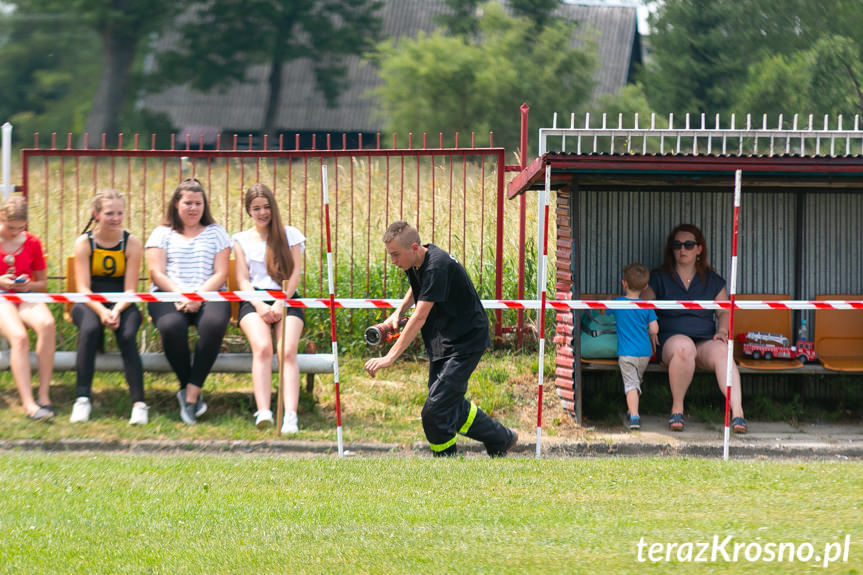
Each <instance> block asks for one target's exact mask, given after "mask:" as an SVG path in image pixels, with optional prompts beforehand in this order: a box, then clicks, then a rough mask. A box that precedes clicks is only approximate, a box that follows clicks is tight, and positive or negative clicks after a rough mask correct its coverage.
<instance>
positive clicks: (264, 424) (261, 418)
mask: <svg viewBox="0 0 863 575" xmlns="http://www.w3.org/2000/svg"><path fill="white" fill-rule="evenodd" d="M272 426H273V412H272V411H270V410H269V409H261V410H259V411H256V412H255V427H257V428H258V429H269V428H270V427H272Z"/></svg>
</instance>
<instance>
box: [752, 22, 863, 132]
mask: <svg viewBox="0 0 863 575" xmlns="http://www.w3.org/2000/svg"><path fill="white" fill-rule="evenodd" d="M860 56H861V47H860V45H858V44H857V43H856V42H855V41H854V40H851V39H850V38H845V37H842V36H826V37H824V38H821V39H820V40H818V41H817V42H816V43H815V45H814V46H812V48H810V49H808V50H798V51H796V52H794V53H792V54H790V55H788V56H785V55H782V54H777V55H774V56H771V57H768V58H765V59H764V60H762V61H760V62H757V63H755V64H753V66H752V67H751V69H750V73H749V81H748V82H747V83H746V84H745V85H744V86H743V90H742V92H741V94H740V97H739V99H738V103H737V109H738V110H752V111H755V112H756V113H757V114H759V115H760V114H767V115H768V116H770V117H771V125H775V123H774V122H773V121H772V120H773V119H775V118H777V117H778V115H779V114H784V119H785V121H786V122H790V121H791V117H792V115H793V114H799V115H800V116H802V117H805V118H806V117H808V115H809V114H815V115H817V116H820V115H823V114H829V115H831V116H833V117H836V116H838V115H839V114H842V115H843V116H845V117H846V118H848V117H853V116H854V115H855V114H863V88H861V86H863V64H861V61H860ZM819 120H820V118H819ZM844 127H846V128H847V127H848V124H845V126H844Z"/></svg>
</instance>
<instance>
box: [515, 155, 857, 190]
mask: <svg viewBox="0 0 863 575" xmlns="http://www.w3.org/2000/svg"><path fill="white" fill-rule="evenodd" d="M546 166H550V167H551V174H550V175H551V185H552V187H553V188H560V187H563V186H569V185H573V184H577V185H578V186H580V187H583V188H585V189H587V188H589V189H592V190H614V191H626V190H643V191H649V190H652V189H668V188H670V187H687V188H688V189H691V190H693V191H715V190H727V189H728V188H729V187H733V184H734V172H735V170H742V171H743V174H744V183H745V185H746V186H749V187H751V188H750V189H751V191H774V190H777V189H783V190H785V191H788V190H789V188H801V189H802V188H805V189H806V190H807V191H812V190H813V189H820V190H824V191H850V192H855V193H860V192H863V155H848V156H801V155H797V154H784V155H745V156H744V155H740V156H736V155H722V156H719V155H707V154H575V153H566V152H549V153H546V154H544V155H542V156H539V157H537V158H536V159H535V160H534V161H533V162H531V163H530V164H529V165H528V166H527V167H526V168H525V169H524V170H523V171H522V172H521V173H519V174H518V175H517V176H516V177H515V178H514V179H513V180H512V181H511V182H510V183H509V185H508V187H507V197H508V198H513V197H515V196H517V195H519V194H522V193H524V192H526V191H528V190H532V189H540V188H542V187H543V186H544V185H545V169H546Z"/></svg>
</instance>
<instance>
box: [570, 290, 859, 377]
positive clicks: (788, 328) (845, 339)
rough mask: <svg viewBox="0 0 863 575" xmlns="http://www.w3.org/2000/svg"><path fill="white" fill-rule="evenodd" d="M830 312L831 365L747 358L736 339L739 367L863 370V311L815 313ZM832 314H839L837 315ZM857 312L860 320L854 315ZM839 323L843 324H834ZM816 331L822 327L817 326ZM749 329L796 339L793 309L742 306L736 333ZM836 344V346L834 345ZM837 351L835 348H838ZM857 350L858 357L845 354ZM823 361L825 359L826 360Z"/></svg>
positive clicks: (595, 366) (587, 362)
mask: <svg viewBox="0 0 863 575" xmlns="http://www.w3.org/2000/svg"><path fill="white" fill-rule="evenodd" d="M611 297H612V296H610V295H609V294H601V293H600V294H582V296H581V299H585V300H587V299H595V300H604V299H610V298H611ZM735 298H736V299H740V300H750V301H753V300H754V301H759V300H787V299H790V298H789V296H788V295H786V294H738V295H736V296H735ZM817 299H821V300H831V299H849V300H854V299H863V296H846V295H830V296H819V297H818V298H817ZM822 312H826V313H828V314H831V315H829V316H828V320H827V321H823V322H822V326H821V329H822V330H826V331H824V333H825V334H828V333H829V334H834V335H833V336H827V335H824V336H823V337H822V340H823V342H824V343H826V344H827V348H826V349H827V351H828V357H830V358H831V359H832V361H833V363H831V365H832V366H833V367H828V366H827V365H826V364H825V365H821V364H817V363H808V364H804V363H802V362H801V361H799V360H796V359H794V360H782V359H772V360H769V361H768V360H754V359H749V358H746V357H745V356H742V354H740V347H741V346H740V345H739V344H738V343H736V342H735V349H734V358H735V361H736V362H737V369H738V371H739V372H740V373H741V374H763V375H766V374H768V373H770V374H792V373H793V374H801V375H803V374H807V375H812V374H819V375H824V374H830V373H835V372H836V371H852V372H863V311H860V312H856V311H850V312H849V311H847V310H841V311H830V310H817V311H816V312H815V317H816V322H817V321H818V319H817V318H818V317H820V316H819V313H822ZM832 314H836V315H835V316H834V315H832ZM843 314H845V315H846V316H848V317H847V318H846V319H845V320H842V319H841V318H839V317H838V316H841V315H843ZM855 314H857V319H856V320H854V319H853V316H854V315H855ZM843 321H847V322H849V323H852V322H854V321H856V331H849V329H847V327H846V326H845V325H844V323H842V322H843ZM831 322H839V323H831ZM815 329H816V334H818V333H821V332H819V328H818V326H817V325H816V327H815ZM745 331H769V332H772V333H780V334H782V335H784V336H786V337H787V338H788V340H789V341H792V339H793V338H792V335H793V333H792V332H793V323H792V315H791V310H749V309H746V310H744V309H738V310H736V311H735V312H734V332H735V333H743V332H745ZM846 333H848V334H851V335H848V336H845V335H842V336H838V337H837V336H835V334H846ZM814 341H815V349H816V351H817V352H818V355H819V359H821V358H822V353H821V348H820V345H821V344H820V343H819V340H818V338H817V337H816V338H815V340H814ZM831 346H832V347H831ZM834 350H835V351H834ZM855 351H856V356H854V355H853V353H852V355H851V356H849V355H842V354H847V353H851V352H855ZM822 363H823V361H822ZM581 368H582V370H584V371H614V370H616V369H618V366H617V359H590V358H582V359H581ZM647 371H648V372H651V373H657V372H658V373H665V372H667V371H668V368H667V367H666V366H665V364H663V363H651V364H649V365H648V366H647Z"/></svg>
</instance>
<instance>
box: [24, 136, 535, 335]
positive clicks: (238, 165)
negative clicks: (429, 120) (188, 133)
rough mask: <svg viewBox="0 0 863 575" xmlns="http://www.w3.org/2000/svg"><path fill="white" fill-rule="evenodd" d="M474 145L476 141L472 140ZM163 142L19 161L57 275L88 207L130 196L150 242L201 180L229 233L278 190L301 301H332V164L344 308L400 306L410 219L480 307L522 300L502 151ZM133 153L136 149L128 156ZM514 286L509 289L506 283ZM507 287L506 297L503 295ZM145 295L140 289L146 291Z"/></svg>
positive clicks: (133, 220)
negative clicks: (452, 262) (383, 302)
mask: <svg viewBox="0 0 863 575" xmlns="http://www.w3.org/2000/svg"><path fill="white" fill-rule="evenodd" d="M472 140H473V138H472ZM155 141H156V140H155V136H152V137H151V142H150V143H151V146H150V148H149V149H142V148H141V145H140V144H141V142H140V138H139V137H138V136H137V135H136V136H135V137H134V138H133V141H132V142H131V146H129V147H124V142H123V138H122V135H121V137H120V138H118V145H117V147H116V148H111V149H108V148H106V147H105V144H104V142H105V138H104V137H103V139H102V145H101V147H99V148H95V149H91V148H89V146H88V144H87V142H86V138H85V142H84V145H83V147H82V148H74V147H73V146H72V136H71V135H69V136H68V137H67V138H66V145H65V147H63V146H62V143H61V146H60V147H58V146H57V141H56V136H52V138H51V142H50V147H40V146H39V138H38V134H37V135H36V136H35V138H34V146H33V147H32V148H28V149H24V150H22V152H21V159H22V191H23V192H24V194H26V195H27V196H28V198H29V200H30V210H31V214H33V216H35V217H33V219H34V220H35V221H38V222H41V229H39V228H38V226H37V227H36V229H32V230H31V231H32V232H33V233H36V234H37V235H39V236H40V237H41V239H42V241H43V244H44V245H45V249H46V256H47V258H48V260H49V275H50V276H51V277H53V278H61V277H62V276H64V274H65V267H64V264H63V262H65V259H66V257H68V256H70V255H71V253H72V245H73V242H74V239H75V237H76V236H77V235H78V234H80V233H81V230H82V228H83V227H84V225H85V224H86V222H87V220H88V219H89V209H88V203H89V199H90V197H91V196H92V194H93V193H94V192H95V191H96V190H98V189H103V188H116V189H118V190H120V191H122V192H125V194H126V196H127V204H128V205H127V214H129V216H128V217H127V222H126V223H127V227H128V228H129V229H130V230H131V231H132V233H134V234H136V235H138V236H139V237H140V238H141V239H142V240H145V239H146V237H147V235H148V234H149V232H150V231H151V230H152V229H153V228H154V227H155V226H156V225H158V224H159V222H160V221H161V217H162V215H163V213H164V208H165V204H166V201H167V199H168V198H169V197H170V195H171V194H172V193H173V190H174V188H175V187H176V185H177V184H178V183H179V182H180V181H182V180H183V179H184V178H187V177H197V178H198V179H199V180H200V181H201V183H202V184H203V185H204V187H205V189H206V190H207V191H208V193H209V198H210V202H211V208H212V210H213V215H214V217H215V218H216V219H217V221H218V222H219V223H220V224H222V225H223V226H225V228H226V229H227V230H228V232H229V233H233V232H237V231H240V230H241V229H243V227H244V225H247V222H245V221H244V220H245V218H246V215H245V213H244V211H243V205H242V197H243V192H244V190H245V189H246V188H247V187H248V186H249V185H251V184H252V183H255V182H263V183H266V184H267V185H269V186H271V187H272V189H273V190H274V192H275V194H276V196H277V198H278V199H279V203H280V208H281V210H282V214H283V218H284V219H285V220H286V221H287V222H290V223H291V224H292V225H294V226H296V227H297V228H299V229H300V230H301V231H302V232H303V233H304V234H305V235H306V236H307V243H306V252H305V255H304V270H305V274H304V279H303V285H302V289H303V294H304V296H306V297H323V296H325V295H327V294H326V293H325V292H326V284H325V280H324V277H325V274H326V267H325V265H326V261H325V244H324V233H325V230H324V225H323V218H322V193H321V177H320V173H321V165H323V164H327V166H328V171H329V174H330V175H329V182H330V198H331V204H332V208H331V217H332V218H333V226H334V230H333V233H334V248H333V256H334V263H335V267H336V272H335V275H336V278H335V281H336V286H337V287H336V291H337V293H338V294H340V295H341V296H343V297H400V295H401V293H403V290H404V289H405V284H404V280H403V277H402V275H401V274H397V275H395V276H394V275H393V270H391V269H390V268H389V265H388V261H387V258H386V253H385V251H384V248H383V245H382V243H381V241H380V238H381V236H382V235H383V231H384V229H385V228H386V225H387V224H388V223H389V222H390V221H394V220H397V219H405V220H407V221H410V222H411V223H414V224H415V225H417V227H418V229H419V230H420V232H421V234H422V238H423V241H425V242H432V243H435V244H436V245H438V246H440V247H441V248H443V249H445V250H447V251H449V252H451V253H452V254H453V255H455V256H456V257H458V258H459V259H460V260H461V262H462V263H463V264H464V265H465V267H466V268H467V269H468V271H469V273H470V275H471V277H473V279H474V281H475V283H476V285H477V290H478V291H479V292H480V296H481V297H483V298H496V299H501V298H503V297H505V296H506V297H516V296H520V294H517V293H516V292H515V290H516V286H515V278H516V277H517V276H518V274H519V264H520V263H521V262H522V261H523V255H522V253H523V252H522V253H520V252H519V250H520V249H522V250H523V245H520V240H519V239H518V234H513V233H511V234H509V235H508V236H505V230H510V231H514V230H515V229H516V228H517V227H518V226H519V213H518V211H519V210H518V206H517V205H515V204H514V203H513V202H509V203H507V202H506V201H505V196H504V180H505V177H504V176H505V172H506V171H512V170H513V167H507V166H505V165H504V150H503V148H495V147H488V148H477V147H474V145H473V141H472V142H471V147H459V142H458V135H456V137H455V140H454V146H453V147H451V148H445V147H444V142H443V135H440V136H439V138H438V142H437V143H438V147H436V148H431V147H429V146H428V142H427V138H426V136H425V135H423V137H422V145H421V147H417V148H414V147H413V145H414V142H413V138H412V137H409V138H408V146H407V148H398V147H397V141H396V136H393V141H392V148H389V149H384V148H382V147H381V141H380V136H378V138H377V139H376V142H375V145H374V147H370V148H363V147H362V140H360V148H359V149H350V150H349V149H345V143H346V137H345V136H342V142H341V143H342V147H341V149H332V146H331V139H330V138H329V137H327V139H326V149H323V150H317V149H313V150H299V149H296V148H298V143H299V136H297V138H296V140H295V142H294V143H295V146H294V147H295V149H292V150H286V149H285V145H284V144H285V142H284V139H283V138H280V139H279V142H278V148H277V149H270V147H269V146H268V142H267V139H266V138H264V141H263V146H262V147H261V148H260V149H254V148H253V141H252V137H251V136H249V137H248V140H247V142H243V143H242V144H241V143H240V140H239V138H238V137H237V136H234V137H233V141H232V142H231V145H230V146H229V147H228V149H222V146H221V141H219V142H218V143H217V146H216V149H215V150H207V149H204V146H203V143H202V142H199V143H198V145H197V146H193V145H192V142H190V140H189V139H186V141H185V142H184V143H183V145H181V146H179V147H178V146H176V145H175V142H174V141H173V138H172V143H171V147H170V149H167V150H157V149H155ZM128 143H129V142H128V141H127V142H126V144H128ZM507 278H509V279H511V281H506V282H505V279H507ZM505 283H506V286H505ZM142 287H143V286H142ZM496 315H497V321H496V322H495V324H496V325H495V333H496V335H498V336H500V335H501V334H502V333H503V331H504V329H503V321H502V318H501V312H499V311H498V312H496Z"/></svg>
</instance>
